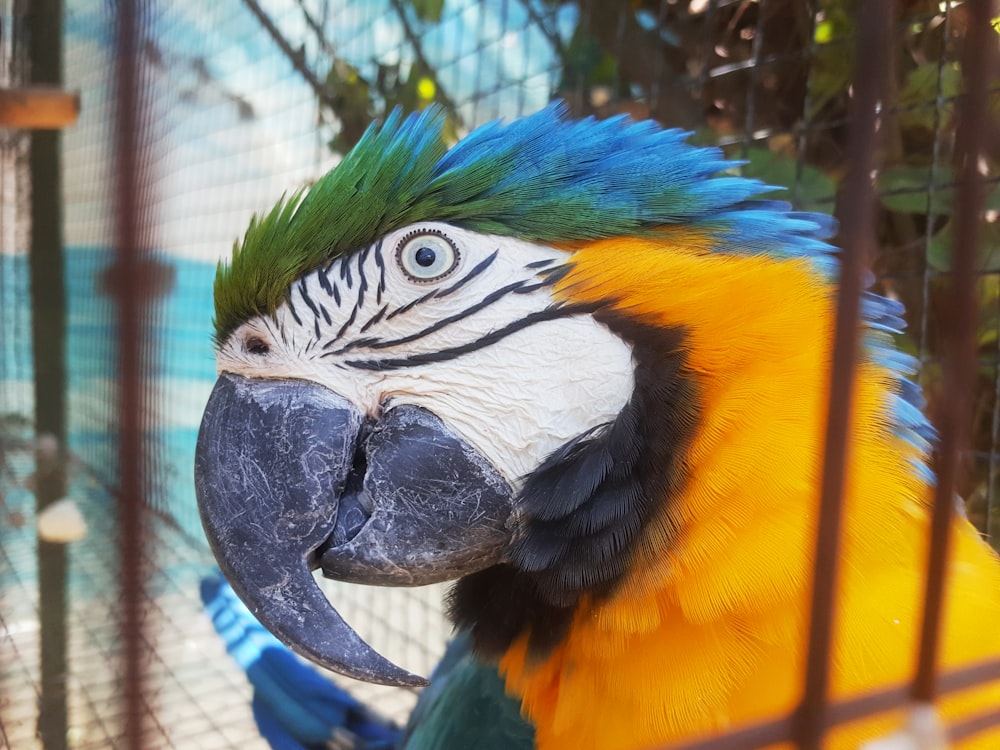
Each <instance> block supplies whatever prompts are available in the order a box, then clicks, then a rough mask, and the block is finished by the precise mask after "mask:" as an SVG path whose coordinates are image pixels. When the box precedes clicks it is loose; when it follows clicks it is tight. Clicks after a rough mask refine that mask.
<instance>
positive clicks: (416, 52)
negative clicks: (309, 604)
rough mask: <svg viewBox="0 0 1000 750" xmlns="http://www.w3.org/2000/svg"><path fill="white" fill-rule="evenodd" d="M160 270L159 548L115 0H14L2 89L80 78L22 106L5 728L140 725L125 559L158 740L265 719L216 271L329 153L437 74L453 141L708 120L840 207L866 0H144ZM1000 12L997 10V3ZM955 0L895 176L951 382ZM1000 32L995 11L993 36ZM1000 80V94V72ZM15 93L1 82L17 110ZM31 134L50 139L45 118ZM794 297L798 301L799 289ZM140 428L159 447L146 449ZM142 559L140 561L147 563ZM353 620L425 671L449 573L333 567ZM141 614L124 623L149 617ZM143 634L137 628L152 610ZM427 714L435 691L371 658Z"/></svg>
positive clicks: (899, 65) (913, 66)
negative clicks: (398, 677) (256, 709)
mask: <svg viewBox="0 0 1000 750" xmlns="http://www.w3.org/2000/svg"><path fill="white" fill-rule="evenodd" d="M141 5H142V14H141V17H140V24H139V26H138V28H137V33H136V34H135V36H134V42H135V45H136V47H135V49H136V67H135V70H134V72H135V74H136V75H137V77H138V80H139V82H140V89H141V91H142V97H141V98H140V102H139V111H140V115H141V118H140V119H141V122H142V124H143V127H144V130H143V136H142V138H141V140H140V141H139V144H138V148H137V150H136V153H135V154H134V155H133V156H134V158H135V163H134V164H133V165H132V168H134V169H136V170H137V171H140V172H141V175H142V179H141V180H140V181H139V183H138V185H139V186H140V187H141V191H142V192H141V194H139V195H138V196H137V198H138V202H139V205H140V208H141V212H140V217H141V230H140V232H139V234H140V237H141V242H140V243H139V244H140V247H139V248H138V252H139V255H140V256H141V258H142V262H143V264H144V265H143V268H144V274H145V275H144V276H143V284H142V285H141V290H139V291H138V292H137V294H139V296H141V298H142V299H143V300H144V301H145V305H144V306H143V307H142V308H141V315H142V320H141V323H142V325H140V326H139V329H140V331H142V332H144V336H143V341H142V342H141V347H140V353H141V358H142V362H143V363H144V372H145V376H144V378H143V380H142V386H143V388H142V394H143V395H142V399H143V400H142V405H143V411H142V414H143V423H142V424H143V429H142V433H141V440H140V441H139V444H138V445H137V446H134V447H135V448H136V449H137V450H136V455H138V456H140V458H141V464H142V470H143V476H144V481H143V484H142V490H143V491H142V493H141V498H136V499H135V500H136V502H141V503H142V506H141V507H142V509H143V510H144V511H145V512H144V513H143V514H142V515H141V518H140V521H141V529H142V537H141V550H140V551H141V554H140V555H139V557H138V558H136V557H134V556H133V557H129V556H128V555H126V554H125V553H123V552H121V551H120V550H123V549H124V548H125V546H124V545H123V544H122V534H123V529H126V530H130V529H132V528H133V527H132V526H127V527H126V526H123V521H122V516H121V513H122V508H123V507H129V506H128V505H127V503H128V502H131V501H132V499H131V498H129V497H124V498H123V494H122V482H121V477H122V468H123V467H122V452H121V450H120V446H119V436H120V435H121V434H122V431H121V430H120V429H119V427H120V424H119V411H118V409H119V406H118V404H119V397H120V394H121V392H122V383H121V382H120V377H119V376H120V373H121V369H120V363H119V355H120V352H121V348H122V347H121V341H120V325H119V323H118V320H119V319H118V318H116V309H117V308H116V295H119V294H121V290H122V285H125V286H126V287H127V286H128V285H130V284H131V283H132V279H130V278H127V277H126V278H123V277H122V276H121V274H116V273H115V269H116V266H115V262H116V254H115V249H114V248H115V247H116V242H117V239H116V237H118V236H119V235H116V232H117V231H119V228H118V226H117V225H116V222H115V213H114V209H115V199H116V194H117V193H116V191H117V190H119V189H120V181H119V178H120V177H121V175H120V173H118V172H117V170H118V169H120V168H121V164H122V160H121V158H118V157H116V152H115V140H114V139H115V134H116V125H115V123H116V104H118V103H119V100H118V94H117V93H116V92H117V91H118V90H119V89H118V88H117V86H116V78H115V72H116V67H115V30H116V22H117V21H118V20H119V19H118V18H117V16H116V8H117V7H118V6H117V5H116V4H114V3H108V4H102V3H96V2H93V1H92V0H0V89H7V90H13V89H20V88H22V87H27V86H30V85H33V84H39V83H43V84H50V85H53V86H55V87H56V88H57V89H58V90H60V91H63V92H66V93H68V94H70V95H71V96H72V95H74V94H78V97H79V111H78V116H77V117H76V118H75V121H73V122H71V123H67V124H66V125H65V126H64V127H60V128H59V129H52V127H51V125H49V126H48V127H47V128H45V129H43V130H37V129H36V130H32V129H30V128H26V127H16V128H15V127H10V128H2V129H0V746H4V747H11V748H18V749H20V748H28V749H34V748H42V747H44V748H46V749H47V750H48V749H49V748H66V747H70V748H107V747H116V746H124V745H123V744H122V739H121V738H122V733H123V731H124V728H123V727H124V721H123V717H124V715H125V708H124V706H125V705H126V703H127V700H126V696H128V695H129V693H130V691H134V686H131V685H129V684H128V682H127V681H126V680H125V679H124V678H123V676H122V671H121V669H120V668H119V663H120V657H121V651H122V649H121V646H122V635H121V634H122V632H123V628H122V624H121V623H122V598H121V597H122V594H121V590H122V586H121V584H122V581H123V579H125V578H127V575H126V573H128V572H129V571H131V572H133V573H134V572H135V571H132V570H131V568H132V566H138V568H137V569H139V570H141V575H139V576H138V580H139V581H140V583H141V587H140V595H141V599H140V600H139V604H138V607H139V609H138V611H139V613H140V615H141V624H142V627H141V628H139V629H137V630H136V629H134V628H133V630H131V631H128V632H130V633H132V635H134V636H135V637H137V638H141V639H142V649H141V654H142V659H143V664H142V667H143V670H144V682H143V685H142V690H141V694H140V695H139V697H138V698H135V697H134V696H133V698H134V699H135V700H137V701H139V705H141V707H142V714H143V715H142V722H141V724H142V738H143V739H142V741H143V746H144V747H149V748H161V747H162V748H206V750H207V749H210V748H230V747H232V748H235V747H240V748H257V747H266V745H265V744H264V743H263V741H262V740H261V739H260V738H259V736H258V734H257V731H256V727H255V726H254V722H253V719H252V717H251V713H250V696H251V690H250V686H249V684H248V683H247V681H246V679H245V677H244V675H243V673H242V672H241V670H240V669H239V667H238V666H237V665H236V663H235V662H234V661H232V660H231V659H230V658H229V657H228V656H227V655H226V649H225V645H224V644H223V642H222V641H221V640H220V639H219V638H218V636H217V635H216V633H215V630H214V629H213V627H212V623H211V621H210V619H209V618H208V617H207V616H206V615H205V614H204V612H203V607H202V604H201V601H200V599H199V581H200V580H201V578H202V577H203V576H204V575H206V574H209V573H211V572H212V571H213V564H212V559H211V554H210V553H209V551H208V548H207V543H206V541H205V539H204V537H203V534H202V531H201V527H200V522H199V520H198V515H197V509H196V506H195V498H194V488H193V481H192V471H193V456H194V446H195V439H196V434H197V428H198V424H199V421H200V417H201V411H202V408H203V406H204V404H205V401H206V399H207V397H208V394H209V392H210V390H211V387H212V384H213V381H214V376H215V369H214V360H213V351H212V344H211V332H212V320H211V319H212V280H213V276H214V273H215V268H216V263H217V261H218V260H219V259H222V258H226V257H228V255H229V253H230V252H231V248H232V245H233V242H234V240H235V239H236V238H237V237H239V236H240V235H241V233H242V232H243V230H244V229H245V227H246V225H247V224H248V222H249V220H250V217H251V216H252V215H253V214H254V213H255V212H261V211H265V210H267V209H269V208H270V207H271V206H272V205H273V204H274V202H275V201H276V200H277V199H278V198H279V197H280V196H281V195H282V194H283V193H286V192H291V191H292V190H295V189H297V188H299V187H301V186H303V185H305V184H308V183H309V182H310V181H311V180H314V179H316V178H317V177H318V176H320V175H321V174H323V173H324V172H325V171H326V170H327V169H329V168H330V167H332V166H334V165H335V164H336V163H337V161H338V159H339V158H340V155H341V154H343V153H344V152H345V151H346V150H348V149H349V148H350V147H351V145H352V144H353V143H355V142H356V141H357V139H358V138H359V137H360V136H361V134H362V133H363V131H364V129H365V128H366V127H367V125H368V124H369V123H370V122H371V121H372V119H375V118H379V117H382V116H384V115H385V114H386V113H387V112H388V111H390V110H391V109H392V108H393V107H396V106H400V107H402V108H404V109H406V110H414V109H420V108H423V107H426V106H427V105H428V104H430V103H431V102H436V103H437V104H439V105H440V106H442V107H443V108H444V109H445V110H446V112H447V114H448V132H449V133H450V135H451V136H452V137H453V138H455V139H458V138H460V137H461V136H462V135H463V134H464V133H467V132H468V131H469V130H471V129H472V128H474V127H476V126H477V125H480V124H482V123H484V122H487V121H489V120H492V119H495V118H511V117H515V116H517V115H520V114H524V113H528V112H532V111H535V110H537V109H539V108H541V107H542V106H544V105H545V104H546V103H547V102H548V101H550V100H551V99H553V98H562V99H564V100H565V101H566V102H567V103H568V105H569V107H570V109H571V110H572V112H573V113H574V114H575V115H578V116H585V115H594V116H596V117H601V118H603V117H609V116H613V115H618V114H627V115H630V116H632V117H634V118H655V119H657V120H659V121H660V122H662V123H663V124H664V125H667V126H674V127H680V128H684V129H686V130H689V131H691V134H692V135H691V139H692V141H694V142H697V143H703V144H718V145H719V146H721V147H722V148H723V149H724V150H725V152H726V154H727V155H728V156H730V157H732V158H736V159H740V160H743V161H744V164H743V166H742V171H743V173H744V174H746V175H749V176H754V177H759V178H761V179H763V180H765V181H767V182H768V183H769V184H773V185H782V186H787V189H783V190H780V191H779V190H776V192H775V194H774V196H775V197H781V198H784V199H786V200H789V201H791V202H792V203H794V204H795V205H797V206H799V207H803V208H808V209H812V210H820V211H827V212H832V213H836V212H837V210H838V190H839V187H840V184H841V181H842V177H843V176H844V174H845V171H846V167H847V164H846V163H845V160H846V153H847V140H848V129H849V120H850V108H851V89H850V81H851V77H852V75H853V74H854V65H853V60H854V55H855V46H856V43H857V33H858V29H857V28H856V21H855V12H856V6H857V3H856V2H853V1H851V0H816V1H815V2H808V1H806V0H575V1H571V0H487V1H485V2H473V1H472V0H214V2H212V3H205V2H202V1H201V0H172V1H171V2H163V3H158V4H156V3H145V4H141ZM995 28H997V29H1000V19H998V20H997V21H995ZM966 31H967V12H966V7H965V3H962V2H948V1H945V2H930V1H929V0H899V1H898V2H896V3H895V7H894V10H893V46H892V49H891V51H890V58H891V74H890V91H889V96H888V97H887V100H886V101H885V102H884V104H883V106H882V109H881V119H880V125H879V127H880V142H879V151H878V161H879V164H880V168H879V170H878V173H877V175H873V178H874V179H875V180H876V184H877V189H878V196H879V203H878V214H877V216H878V219H877V221H878V225H877V231H878V251H877V256H876V257H875V258H874V259H873V266H874V272H875V276H876V278H877V282H876V284H877V286H878V287H879V289H880V290H881V291H882V292H883V293H885V294H887V295H889V296H891V297H895V298H898V299H900V300H902V301H903V302H904V303H905V304H906V306H907V309H908V320H909V329H908V331H907V332H906V333H905V334H904V335H902V336H900V337H899V345H900V347H901V348H902V349H904V350H906V351H909V352H911V353H913V354H914V355H916V356H917V357H918V358H919V359H920V361H921V362H922V364H923V369H922V372H921V374H920V382H921V385H922V386H923V388H924V391H925V394H926V395H927V397H928V400H929V404H930V411H931V414H933V413H934V409H935V405H936V404H937V403H938V401H939V399H940V393H939V390H940V385H939V383H940V366H939V362H940V357H941V354H942V350H943V348H944V346H945V345H946V341H945V339H944V337H943V335H942V330H943V324H942V319H943V313H944V310H943V309H942V304H943V303H942V299H943V284H944V280H946V278H947V275H948V273H949V267H950V250H951V237H952V233H953V229H954V228H953V226H952V215H953V209H954V169H953V152H954V147H955V131H956V121H955V101H956V98H957V97H958V96H960V94H961V85H962V70H961V63H960V58H961V52H962V48H963V41H964V39H965V35H966ZM997 40H1000V36H995V37H994V38H993V39H992V42H993V43H996V42H997ZM989 73H990V76H991V77H990V88H991V94H990V100H989V103H988V105H989V107H990V110H991V111H992V112H993V113H1000V89H998V87H1000V75H998V74H997V71H989ZM0 110H2V108H0ZM32 139H34V143H35V145H34V146H33V145H32V144H33V140H32ZM998 165H1000V137H998V136H997V133H996V132H994V133H993V135H992V137H991V139H990V140H988V142H987V143H986V150H985V155H984V158H983V161H982V164H981V165H980V171H981V173H982V174H983V175H984V178H985V182H986V211H985V214H984V216H983V220H982V226H981V229H980V240H981V242H980V255H979V278H978V282H979V283H978V287H977V295H978V302H979V305H980V311H981V320H980V328H979V338H978V345H979V369H978V380H977V388H976V392H975V400H974V407H975V408H974V422H973V424H972V425H971V432H972V450H971V451H970V452H969V454H968V456H967V471H966V475H965V479H964V485H963V486H962V488H961V490H962V494H963V496H964V497H965V498H966V502H967V511H968V513H969V515H970V517H971V518H972V519H973V521H974V522H975V523H976V525H977V526H978V527H979V528H980V529H981V530H982V531H983V533H984V534H986V535H989V537H990V538H991V540H997V539H1000V535H998V533H997V532H998V531H1000V499H998V491H1000V475H998V467H1000V454H998V439H1000V397H998V396H1000V371H998V367H1000V356H998V355H1000V220H998V219H1000V170H998ZM789 304H794V300H789ZM138 449H141V450H138ZM123 566H124V567H123ZM324 586H325V587H326V589H327V591H328V593H329V595H330V596H331V597H332V598H335V600H336V601H337V602H338V608H339V609H340V611H341V613H342V614H343V615H344V616H345V618H346V619H347V620H348V621H349V622H350V623H351V624H352V625H353V626H354V627H355V628H356V629H357V630H358V631H359V633H360V634H361V635H362V636H363V637H364V638H365V639H366V640H368V641H369V642H370V643H372V644H373V645H374V646H375V647H376V648H378V649H379V650H380V651H382V652H383V653H384V654H386V655H387V656H388V657H389V658H390V659H393V660H394V661H396V662H397V663H400V664H402V665H403V666H405V667H407V668H409V669H410V670H412V671H415V672H419V673H422V674H428V673H429V672H430V670H431V669H432V667H433V665H434V664H435V662H436V661H437V659H438V657H439V656H440V654H441V652H442V650H443V647H444V644H445V642H446V640H447V638H448V635H449V629H448V626H447V624H446V623H445V621H444V619H443V617H442V615H441V607H440V603H441V598H442V595H443V590H442V588H441V587H428V588H425V589H410V590H394V589H371V588H366V587H359V586H339V585H337V584H333V583H329V582H327V583H325V584H324ZM130 627H131V626H130ZM130 637H131V636H130ZM351 689H352V691H354V692H355V694H357V695H358V696H359V697H361V698H363V699H365V700H367V701H369V702H370V704H371V705H373V706H374V707H375V708H376V709H378V710H379V711H380V712H382V713H383V714H384V715H386V716H389V717H393V718H396V719H397V720H400V721H405V717H406V715H407V713H408V711H409V710H410V708H411V707H412V704H413V702H414V700H415V695H414V693H413V692H411V691H407V690H402V689H390V688H377V687H372V686H367V685H361V684H360V683H352V688H351Z"/></svg>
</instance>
